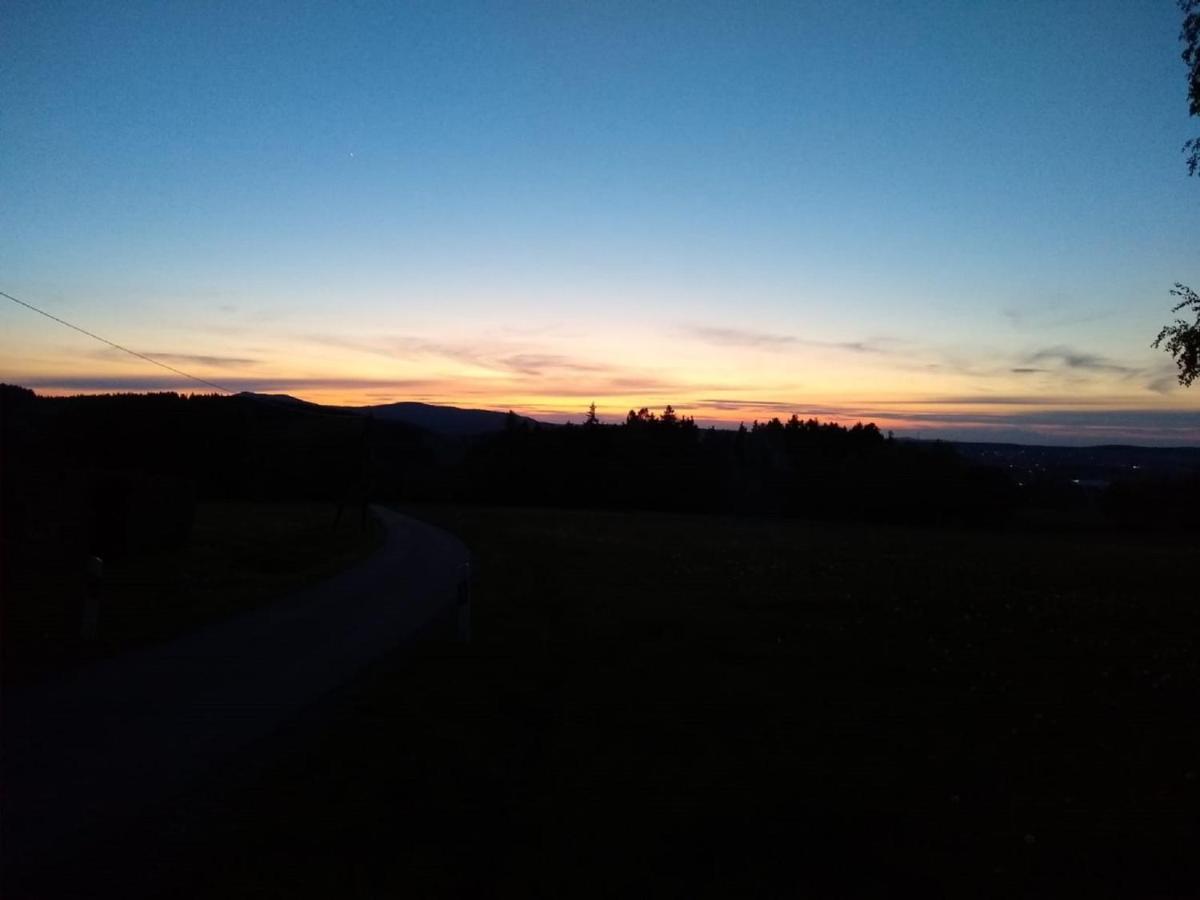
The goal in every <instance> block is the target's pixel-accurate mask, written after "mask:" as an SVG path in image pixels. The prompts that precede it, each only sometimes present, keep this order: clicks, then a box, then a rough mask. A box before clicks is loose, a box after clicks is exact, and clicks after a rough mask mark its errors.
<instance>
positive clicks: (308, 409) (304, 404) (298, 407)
mask: <svg viewBox="0 0 1200 900" xmlns="http://www.w3.org/2000/svg"><path fill="white" fill-rule="evenodd" d="M0 297H5V298H7V299H9V300H11V301H12V302H13V303H16V304H18V305H20V306H23V307H25V308H26V309H28V310H32V311H33V312H35V313H37V314H38V315H39V316H45V317H46V318H47V319H50V320H51V321H53V322H57V323H58V324H59V325H64V326H66V327H67V328H70V329H71V330H72V331H77V332H79V333H80V334H83V335H86V336H87V337H90V338H91V339H92V340H95V341H99V342H100V343H102V344H107V345H108V346H109V347H112V348H113V349H115V350H120V351H121V352H122V353H128V354H129V355H130V356H133V357H136V358H137V359H140V360H142V361H144V362H148V363H150V364H151V365H155V366H158V367H159V368H160V369H166V370H167V371H168V372H172V373H174V374H175V375H178V376H180V377H181V378H187V379H190V380H191V381H194V382H196V383H197V384H202V385H204V386H205V387H210V388H213V389H214V390H217V391H221V392H222V393H226V394H230V395H233V396H237V395H239V394H248V395H249V396H251V397H253V398H254V399H256V400H259V401H263V402H267V403H272V404H274V405H277V406H279V407H281V408H285V409H289V410H292V411H295V412H302V413H306V414H308V415H318V416H336V417H337V418H345V415H346V414H345V413H337V412H332V411H330V410H326V409H314V408H313V406H314V404H310V403H308V401H305V400H300V401H299V402H298V403H296V404H293V403H286V402H284V401H282V400H280V399H279V398H276V397H271V396H270V395H267V394H256V393H254V392H252V391H237V390H234V389H233V388H230V387H226V386H225V385H221V384H217V383H216V382H215V381H209V380H208V379H207V378H201V377H200V376H199V375H193V374H192V373H191V372H185V371H184V370H183V369H179V368H176V367H175V366H172V365H169V364H168V363H165V362H163V361H162V360H160V359H155V358H154V357H153V356H150V355H148V354H145V353H139V352H138V351H137V350H132V349H130V348H129V347H126V346H124V345H123V344H118V343H117V342H116V341H110V340H109V339H108V338H106V337H102V336H101V335H98V334H96V333H95V332H93V331H88V330H87V329H86V328H81V327H80V326H79V325H76V324H74V323H73V322H68V321H67V320H66V319H63V318H60V317H59V316H56V315H54V314H53V313H49V312H46V310H44V309H41V308H40V307H38V306H35V305H34V304H32V303H29V302H28V301H26V300H22V299H20V298H19V297H14V296H13V295H12V294H9V293H7V292H5V291H0Z"/></svg>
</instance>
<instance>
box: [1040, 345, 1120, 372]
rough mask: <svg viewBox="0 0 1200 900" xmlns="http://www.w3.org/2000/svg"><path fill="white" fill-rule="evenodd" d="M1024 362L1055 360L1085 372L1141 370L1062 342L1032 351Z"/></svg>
mask: <svg viewBox="0 0 1200 900" xmlns="http://www.w3.org/2000/svg"><path fill="white" fill-rule="evenodd" d="M1025 362H1027V363H1046V362H1055V363H1058V364H1059V365H1061V366H1063V367H1065V368H1068V369H1078V370H1082V371H1085V372H1106V373H1109V374H1113V375H1136V374H1137V373H1138V372H1140V371H1141V370H1140V369H1138V368H1135V367H1133V366H1127V365H1123V364H1121V363H1119V362H1117V361H1115V360H1113V359H1110V358H1108V357H1106V356H1101V355H1099V354H1097V353H1085V352H1083V351H1080V350H1075V349H1073V348H1071V347H1067V346H1065V345H1062V344H1059V345H1057V346H1054V347H1045V348H1043V349H1041V350H1037V351H1034V352H1033V353H1030V354H1029V355H1028V356H1027V357H1026V358H1025Z"/></svg>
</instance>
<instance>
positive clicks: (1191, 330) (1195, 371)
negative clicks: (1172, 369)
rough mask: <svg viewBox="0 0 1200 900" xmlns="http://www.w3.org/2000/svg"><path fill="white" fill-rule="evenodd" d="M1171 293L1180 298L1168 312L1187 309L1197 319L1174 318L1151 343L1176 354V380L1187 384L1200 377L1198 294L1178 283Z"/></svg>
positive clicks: (1199, 310)
mask: <svg viewBox="0 0 1200 900" xmlns="http://www.w3.org/2000/svg"><path fill="white" fill-rule="evenodd" d="M1171 293H1172V294H1173V295H1174V296H1176V297H1180V298H1182V299H1181V300H1180V301H1179V303H1177V304H1175V306H1174V308H1172V310H1171V312H1179V310H1181V309H1190V310H1192V311H1193V312H1195V313H1196V321H1195V322H1185V321H1184V320H1183V319H1176V320H1175V324H1174V325H1167V326H1166V327H1164V328H1163V330H1162V331H1160V332H1159V333H1158V337H1157V338H1155V339H1154V343H1153V344H1151V346H1152V347H1163V348H1164V349H1165V350H1166V351H1167V352H1168V353H1170V354H1171V355H1172V356H1173V357H1175V364H1176V365H1177V366H1179V383H1180V384H1182V385H1183V386H1184V387H1187V386H1188V385H1190V384H1191V383H1192V382H1193V381H1195V380H1196V378H1197V376H1200V295H1198V294H1197V293H1196V292H1195V291H1193V290H1192V289H1191V288H1190V287H1187V286H1186V285H1182V284H1179V283H1176V284H1175V289H1174V290H1172V291H1171Z"/></svg>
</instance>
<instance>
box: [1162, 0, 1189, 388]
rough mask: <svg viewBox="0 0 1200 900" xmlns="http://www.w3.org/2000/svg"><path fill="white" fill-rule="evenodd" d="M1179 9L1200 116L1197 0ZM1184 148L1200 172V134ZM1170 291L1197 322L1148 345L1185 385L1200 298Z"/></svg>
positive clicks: (1180, 323)
mask: <svg viewBox="0 0 1200 900" xmlns="http://www.w3.org/2000/svg"><path fill="white" fill-rule="evenodd" d="M1179 9H1180V10H1181V11H1182V12H1183V27H1182V28H1181V29H1180V31H1179V39H1180V40H1181V41H1183V53H1182V54H1181V56H1182V58H1183V61H1184V63H1185V64H1186V65H1187V67H1188V113H1189V114H1190V115H1193V116H1200V0H1179ZM1183 151H1184V153H1186V154H1187V167H1188V174H1189V175H1195V174H1196V172H1197V171H1200V137H1198V138H1192V139H1191V140H1190V141H1188V142H1187V143H1186V144H1184V145H1183ZM1171 293H1172V294H1173V295H1174V296H1176V297H1180V298H1181V300H1180V302H1179V303H1177V304H1176V305H1175V306H1174V308H1173V309H1172V310H1171V312H1179V310H1181V309H1184V308H1190V309H1192V310H1194V311H1195V313H1196V321H1195V322H1192V323H1188V322H1185V321H1184V320H1183V319H1176V320H1175V324H1174V325H1167V326H1165V327H1164V328H1163V329H1162V331H1160V332H1159V333H1158V337H1157V338H1155V339H1154V342H1153V343H1152V344H1151V345H1150V346H1151V347H1163V349H1165V350H1166V351H1167V352H1168V353H1170V354H1171V355H1172V356H1173V357H1175V364H1176V365H1177V366H1179V383H1180V384H1182V385H1183V386H1184V387H1188V386H1189V385H1191V383H1192V382H1193V381H1195V380H1196V376H1197V375H1200V363H1198V362H1197V356H1198V355H1200V297H1197V296H1196V292H1195V291H1193V290H1192V289H1191V288H1190V287H1188V286H1187V285H1183V284H1180V283H1179V282H1175V289H1174V290H1172V291H1171Z"/></svg>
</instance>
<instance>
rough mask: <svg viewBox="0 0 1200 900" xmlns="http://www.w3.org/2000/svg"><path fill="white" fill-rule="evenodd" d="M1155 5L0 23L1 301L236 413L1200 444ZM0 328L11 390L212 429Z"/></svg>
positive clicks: (288, 10) (25, 5) (5, 316)
mask: <svg viewBox="0 0 1200 900" xmlns="http://www.w3.org/2000/svg"><path fill="white" fill-rule="evenodd" d="M1180 22H1181V15H1180V13H1179V11H1178V9H1177V7H1176V4H1175V3H1174V2H1173V0H1118V2H1104V0H1087V2H1072V0H1062V2H1054V3H1045V2H1020V0H996V2H982V0H980V2H976V0H961V2H936V0H920V2H907V3H902V2H880V3H876V2H869V0H866V2H856V3H846V2H843V0H837V2H792V3H765V2H763V3H756V2H748V0H740V2H728V3H701V2H696V3H671V2H660V3H653V2H646V0H641V2H634V3H620V2H607V3H594V2H593V3H583V2H579V3H575V2H569V0H557V2H546V3H504V2H489V3H478V4H464V3H454V2H450V0H438V2H433V3H411V4H408V3H400V2H388V3H370V2H363V3H355V2H342V3H315V4H307V3H303V2H297V0H288V2H255V0H238V2H232V3H219V2H210V3H183V2H178V3H176V2H163V0H156V2H147V3H139V2H133V0H125V2H122V3H115V4H96V3H84V2H80V3H71V2H55V3H47V2H45V0H38V2H25V0H6V2H5V3H4V4H2V5H0V97H2V98H3V101H2V102H0V135H2V140H0V290H3V291H5V292H7V293H10V294H12V295H14V296H16V297H18V298H20V299H22V300H25V301H27V302H29V303H33V304H35V305H37V306H39V307H41V308H42V309H44V310H46V311H47V312H50V313H52V314H54V315H57V316H59V317H61V318H64V319H67V320H68V321H70V322H73V323H75V324H76V325H78V326H80V327H82V328H85V329H87V330H89V331H92V332H95V333H97V334H100V335H102V336H104V337H106V338H108V339H110V340H112V341H115V342H117V343H120V344H122V345H123V346H126V347H130V348H133V349H135V350H137V351H139V352H141V353H144V354H148V355H151V356H154V357H156V358H158V359H160V360H161V361H163V362H165V363H167V364H169V365H171V366H174V367H176V368H178V369H182V370H184V371H186V372H189V373H192V374H194V375H197V376H199V377H201V378H204V379H206V380H209V381H212V382H214V383H217V384H220V385H222V386H228V387H229V388H230V389H233V390H259V391H270V392H283V393H288V394H292V395H294V396H299V397H303V398H305V399H310V400H314V401H319V402H335V403H345V404H354V405H359V404H373V403H385V402H392V401H400V400H422V401H427V402H434V403H449V404H455V405H460V406H472V407H483V408H493V409H510V408H511V409H515V410H517V411H519V412H523V413H528V414H532V415H535V416H538V417H541V418H545V419H547V420H555V421H562V420H564V419H567V418H574V419H576V420H579V419H580V418H581V417H582V414H583V412H584V410H585V409H586V407H587V406H588V404H589V403H592V402H594V403H595V404H596V406H597V409H598V411H599V412H600V414H601V417H602V418H604V419H615V418H622V417H623V416H624V414H625V412H626V411H627V410H628V409H630V408H640V407H642V406H651V407H661V406H663V405H665V404H667V403H671V404H673V405H674V406H675V407H676V408H677V409H679V410H682V411H684V412H686V413H689V414H692V415H694V416H695V417H696V419H697V420H698V421H700V422H706V423H708V422H715V423H732V424H734V425H736V423H737V422H739V421H745V422H747V423H749V422H751V421H753V420H755V419H765V418H769V417H771V416H773V415H780V416H784V417H786V415H788V414H790V413H792V412H796V413H799V414H800V415H802V416H808V415H815V416H817V417H818V418H822V419H833V420H836V421H846V422H849V421H857V420H860V419H861V420H864V421H866V420H871V421H875V422H877V423H879V424H880V425H881V427H887V428H892V429H894V430H895V431H896V432H897V433H899V434H909V435H914V436H927V437H950V438H959V439H976V440H1019V441H1027V442H1040V443H1075V444H1087V443H1111V442H1118V441H1119V442H1129V443H1141V444H1197V445H1200V386H1198V387H1195V388H1192V389H1190V390H1189V389H1185V388H1182V387H1180V386H1179V385H1178V384H1177V383H1176V380H1175V375H1174V373H1175V368H1174V363H1173V362H1172V360H1171V358H1170V357H1169V356H1168V355H1167V354H1165V353H1163V352H1162V351H1158V350H1154V349H1152V348H1151V347H1150V342H1151V341H1152V340H1153V339H1154V337H1155V335H1156V334H1157V332H1158V330H1159V328H1161V327H1162V325H1164V324H1166V323H1167V322H1168V321H1170V319H1171V318H1172V317H1171V313H1170V310H1171V306H1172V305H1173V299H1174V298H1172V297H1171V296H1170V295H1169V293H1168V291H1169V289H1170V288H1171V286H1172V284H1173V283H1174V282H1177V281H1179V282H1184V283H1189V284H1192V285H1196V286H1200V245H1198V242H1197V234H1196V231H1195V226H1194V223H1195V215H1196V212H1197V204H1198V203H1200V178H1189V177H1188V176H1187V172H1186V168H1185V166H1184V158H1183V154H1182V152H1181V147H1182V145H1183V143H1184V141H1185V140H1187V139H1188V138H1190V137H1193V136H1195V135H1196V134H1197V133H1200V121H1197V120H1195V119H1189V118H1188V115H1187V98H1186V81H1185V71H1186V70H1185V67H1184V64H1183V63H1182V62H1181V60H1180V58H1179V53H1180V50H1181V45H1180V44H1179V41H1178V33H1179V26H1180ZM0 302H3V303H4V305H3V306H0V381H5V382H9V383H16V384H21V385H24V386H26V387H31V388H34V389H35V390H37V391H39V392H41V393H50V394H53V393H81V392H100V391H114V390H181V391H193V390H195V391H203V390H204V388H203V387H201V386H200V385H198V384H195V383H193V382H188V381H187V380H185V379H182V378H180V377H177V376H174V375H172V374H171V373H169V372H167V371H164V370H162V369H157V368H155V367H154V366H151V365H149V364H147V363H145V362H143V361H141V360H138V359H135V358H133V357H130V356H127V355H125V354H123V353H121V352H119V351H117V350H113V349H111V348H109V347H106V346H105V345H103V344H100V343H98V342H96V341H92V340H90V339H89V338H87V337H85V336H83V335H80V334H78V333H76V332H73V331H70V330H69V329H67V328H64V327H63V326H61V325H58V324H56V323H54V322H51V321H49V320H47V319H45V318H42V317H40V316H38V315H36V314H34V313H32V312H30V311H29V310H27V309H25V308H23V307H20V306H17V305H16V304H14V303H10V302H7V301H2V298H0Z"/></svg>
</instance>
